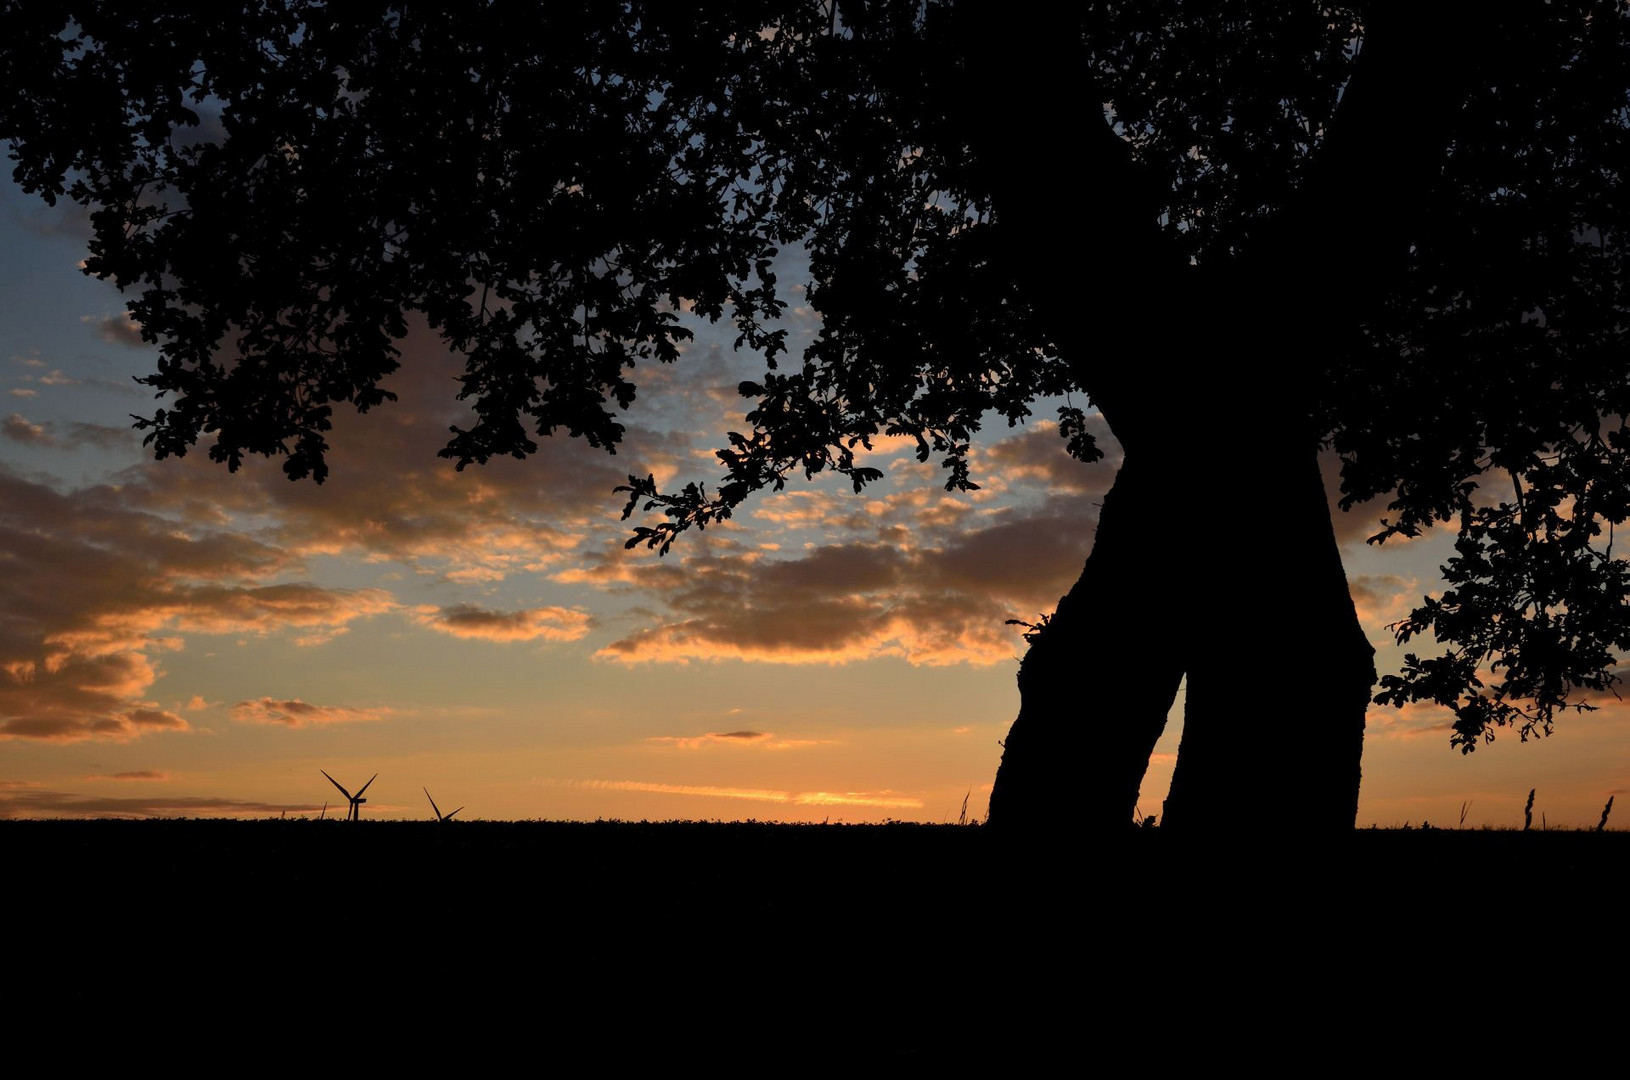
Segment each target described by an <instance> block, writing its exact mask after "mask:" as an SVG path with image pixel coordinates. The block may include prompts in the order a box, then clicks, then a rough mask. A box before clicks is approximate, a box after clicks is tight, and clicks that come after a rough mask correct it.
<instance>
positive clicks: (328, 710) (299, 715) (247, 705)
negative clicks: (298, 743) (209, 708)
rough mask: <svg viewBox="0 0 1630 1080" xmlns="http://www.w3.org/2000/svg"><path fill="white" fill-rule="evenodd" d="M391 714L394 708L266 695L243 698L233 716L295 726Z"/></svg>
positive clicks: (352, 721)
mask: <svg viewBox="0 0 1630 1080" xmlns="http://www.w3.org/2000/svg"><path fill="white" fill-rule="evenodd" d="M389 715H391V710H390V709H386V708H375V709H356V708H349V707H346V706H342V705H313V704H311V703H310V702H307V701H301V700H300V699H299V698H290V699H288V700H284V701H278V700H276V699H274V698H269V697H263V698H260V699H259V700H257V701H240V702H238V703H237V704H236V705H234V706H232V719H234V720H237V721H238V722H240V723H245V724H281V725H283V726H284V727H291V728H304V727H321V726H323V725H326V724H351V723H357V722H363V721H369V720H383V719H385V718H386V717H387V716H389Z"/></svg>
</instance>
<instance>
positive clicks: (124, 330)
mask: <svg viewBox="0 0 1630 1080" xmlns="http://www.w3.org/2000/svg"><path fill="white" fill-rule="evenodd" d="M79 321H80V322H82V323H88V324H90V325H92V326H94V327H95V328H96V336H97V337H99V338H101V339H102V340H103V341H105V342H107V343H108V344H109V345H123V346H125V347H127V348H132V349H144V348H146V347H147V342H145V341H143V340H142V337H141V323H139V322H137V321H136V320H135V318H133V317H132V316H131V314H130V313H129V312H128V311H127V312H125V313H123V314H121V315H102V316H96V315H81V316H80V317H79Z"/></svg>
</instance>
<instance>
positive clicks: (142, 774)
mask: <svg viewBox="0 0 1630 1080" xmlns="http://www.w3.org/2000/svg"><path fill="white" fill-rule="evenodd" d="M80 779H81V780H168V779H170V774H169V773H166V772H156V771H154V770H153V769H137V770H136V771H135V772H116V773H100V774H93V775H91V776H82V777H80Z"/></svg>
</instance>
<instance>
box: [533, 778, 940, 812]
mask: <svg viewBox="0 0 1630 1080" xmlns="http://www.w3.org/2000/svg"><path fill="white" fill-rule="evenodd" d="M561 783H564V784H565V785H566V786H568V787H577V788H587V789H590V790H594V791H638V792H646V793H649V794H655V795H698V796H703V797H706V798H714V799H745V800H748V801H751V802H768V803H781V804H784V805H788V806H874V807H881V808H884V809H894V810H920V809H922V805H923V803H922V800H921V799H913V798H909V797H907V796H903V795H893V794H890V793H888V792H873V791H843V792H832V791H775V790H772V789H768V788H734V787H711V786H707V785H698V784H661V783H655V782H651V781H645V780H567V781H561Z"/></svg>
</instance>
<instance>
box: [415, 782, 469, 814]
mask: <svg viewBox="0 0 1630 1080" xmlns="http://www.w3.org/2000/svg"><path fill="white" fill-rule="evenodd" d="M424 797H425V798H427V799H429V800H430V809H432V810H434V811H435V812H436V820H437V821H442V822H446V821H452V820H453V815H454V814H456V813H458V810H462V809H464V807H462V806H461V807H459V808H458V810H452V811H449V812H448V813H445V814H444V813H442V812H441V807H439V806H437V805H436V800H435V798H434V797H433V796H432V795H431V794H430V789H429V788H425V789H424Z"/></svg>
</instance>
